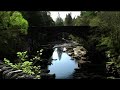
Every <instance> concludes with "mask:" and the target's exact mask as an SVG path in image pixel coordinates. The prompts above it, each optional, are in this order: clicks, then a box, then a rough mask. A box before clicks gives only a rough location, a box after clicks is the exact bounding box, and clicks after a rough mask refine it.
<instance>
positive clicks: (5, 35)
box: [0, 11, 28, 58]
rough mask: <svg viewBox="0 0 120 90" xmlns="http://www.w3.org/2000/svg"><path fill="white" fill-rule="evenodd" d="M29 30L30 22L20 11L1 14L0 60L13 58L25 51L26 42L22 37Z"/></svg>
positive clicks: (2, 12)
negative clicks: (19, 52)
mask: <svg viewBox="0 0 120 90" xmlns="http://www.w3.org/2000/svg"><path fill="white" fill-rule="evenodd" d="M27 29H28V22H27V20H25V19H24V18H23V17H22V14H21V13H20V12H19V11H1V12H0V54H1V56H0V58H3V57H9V55H10V56H11V55H12V57H13V55H15V53H16V52H18V51H22V50H23V49H25V47H26V41H25V39H24V38H23V37H22V36H24V35H26V34H27ZM21 35H22V36H21Z"/></svg>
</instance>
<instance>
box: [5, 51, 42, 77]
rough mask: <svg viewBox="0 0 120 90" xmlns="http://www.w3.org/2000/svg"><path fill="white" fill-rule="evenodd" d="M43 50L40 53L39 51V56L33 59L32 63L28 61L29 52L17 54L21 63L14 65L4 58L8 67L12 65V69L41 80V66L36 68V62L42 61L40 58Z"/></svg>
mask: <svg viewBox="0 0 120 90" xmlns="http://www.w3.org/2000/svg"><path fill="white" fill-rule="evenodd" d="M42 51H43V50H42V49H41V50H40V51H37V53H39V55H38V56H36V57H34V58H33V59H30V60H31V61H28V56H27V51H25V52H17V56H18V58H19V59H20V62H19V63H16V64H13V63H10V61H9V60H8V59H6V58H4V62H5V64H7V65H10V66H11V67H13V68H15V69H20V70H23V72H25V73H27V74H30V75H36V77H37V78H40V75H39V74H40V66H35V65H34V64H35V63H34V62H36V61H38V60H40V56H41V55H42Z"/></svg>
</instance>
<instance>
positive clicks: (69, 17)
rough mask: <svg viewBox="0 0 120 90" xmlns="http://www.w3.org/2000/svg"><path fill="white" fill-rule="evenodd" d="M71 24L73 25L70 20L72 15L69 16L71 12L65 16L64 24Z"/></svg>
mask: <svg viewBox="0 0 120 90" xmlns="http://www.w3.org/2000/svg"><path fill="white" fill-rule="evenodd" d="M72 25H73V20H72V17H71V13H69V14H68V15H66V17H65V26H72Z"/></svg>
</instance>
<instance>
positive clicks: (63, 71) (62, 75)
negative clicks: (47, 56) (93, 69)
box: [48, 47, 78, 79]
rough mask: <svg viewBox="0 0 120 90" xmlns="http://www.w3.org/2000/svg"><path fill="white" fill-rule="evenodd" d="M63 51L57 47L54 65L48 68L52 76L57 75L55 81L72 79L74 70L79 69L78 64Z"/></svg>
mask: <svg viewBox="0 0 120 90" xmlns="http://www.w3.org/2000/svg"><path fill="white" fill-rule="evenodd" d="M63 49H66V48H61V47H57V48H55V49H54V52H53V55H52V59H53V60H52V64H51V65H49V66H48V69H49V70H50V74H55V75H56V78H55V79H72V78H73V73H74V71H75V70H74V69H75V68H78V63H77V62H76V61H75V60H74V59H72V58H71V57H70V56H69V55H68V54H67V53H66V52H64V51H63Z"/></svg>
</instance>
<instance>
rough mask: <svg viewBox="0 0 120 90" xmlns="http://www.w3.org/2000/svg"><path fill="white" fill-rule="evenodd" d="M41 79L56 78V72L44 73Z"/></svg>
mask: <svg viewBox="0 0 120 90" xmlns="http://www.w3.org/2000/svg"><path fill="white" fill-rule="evenodd" d="M40 76H41V79H55V74H47V73H42V74H41V75H40Z"/></svg>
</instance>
